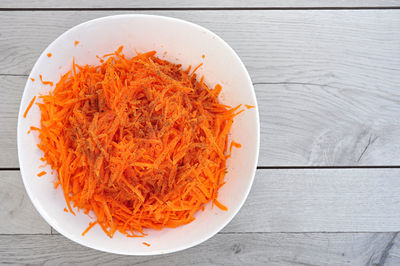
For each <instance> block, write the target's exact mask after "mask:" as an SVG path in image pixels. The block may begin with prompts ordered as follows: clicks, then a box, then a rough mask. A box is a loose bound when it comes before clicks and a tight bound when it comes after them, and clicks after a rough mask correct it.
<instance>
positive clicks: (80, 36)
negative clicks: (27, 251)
mask: <svg viewBox="0 0 400 266" xmlns="http://www.w3.org/2000/svg"><path fill="white" fill-rule="evenodd" d="M75 41H79V44H78V45H76V46H75V45H74V42H75ZM120 45H124V50H123V52H124V53H125V55H127V56H128V57H131V56H134V55H135V54H136V51H137V52H146V51H150V50H156V51H157V55H156V56H158V57H161V58H164V59H166V60H169V61H171V62H175V63H180V64H182V66H183V67H184V68H186V67H188V66H189V65H192V66H195V65H198V64H199V63H200V62H203V63H204V65H203V66H202V67H201V68H200V69H199V70H198V74H200V75H204V76H205V81H206V83H207V84H208V85H210V86H211V87H213V86H214V85H215V84H217V83H220V84H221V85H222V87H223V90H222V93H221V97H220V100H221V101H222V102H223V103H225V104H229V105H231V106H236V105H238V104H248V105H254V106H256V108H254V109H249V110H246V111H245V112H243V113H242V114H240V115H239V116H237V117H236V119H235V122H234V124H233V128H232V130H231V139H233V140H235V141H237V142H239V143H241V144H242V145H243V147H242V148H241V149H234V150H233V154H232V157H231V158H230V159H228V163H227V167H228V174H227V175H226V177H225V180H226V184H225V185H224V186H223V187H222V188H221V189H220V191H219V197H218V200H219V201H220V202H221V203H223V204H225V205H226V206H227V207H228V208H229V210H228V211H221V210H219V209H218V208H216V207H214V208H211V205H210V204H208V205H207V206H206V210H205V211H204V212H201V211H200V212H198V213H197V214H196V220H195V221H193V222H192V223H190V224H188V225H184V226H180V227H178V228H174V229H167V228H166V229H163V230H161V231H157V230H146V231H145V232H146V233H148V236H146V237H144V238H128V237H126V236H124V235H122V234H120V233H116V234H115V235H114V237H113V238H112V239H110V238H109V237H107V236H106V234H105V233H104V232H103V231H102V230H101V228H100V227H99V226H98V225H96V226H95V227H94V228H92V229H91V230H90V231H89V232H88V233H87V234H86V235H85V236H82V235H81V233H82V232H83V230H84V229H85V228H86V227H87V226H88V223H89V222H90V221H92V220H91V219H90V217H88V216H87V215H85V214H83V213H81V212H80V213H77V215H76V216H73V215H72V214H70V213H67V212H64V207H66V203H65V200H64V196H63V194H62V191H61V188H60V187H59V188H58V189H54V187H53V181H54V180H56V178H57V176H56V173H54V174H53V175H51V169H50V167H49V166H46V167H44V168H40V167H39V166H40V165H42V164H43V163H42V162H41V161H40V157H41V156H42V151H41V150H39V149H38V148H37V146H36V144H37V143H38V142H39V139H38V135H37V134H38V133H37V132H35V131H34V132H32V133H30V134H27V131H28V130H29V127H30V126H38V127H39V126H40V111H39V108H38V106H37V105H36V104H35V105H33V106H32V108H31V110H30V111H29V113H28V116H27V118H25V119H24V118H23V113H24V111H25V109H26V107H27V105H28V104H29V102H30V100H31V99H32V97H33V96H35V95H36V96H37V95H39V94H46V93H48V92H49V91H50V90H51V89H52V87H51V86H49V85H42V84H41V82H40V81H39V74H42V75H43V79H44V80H51V81H53V82H54V84H55V83H56V82H57V81H58V80H59V78H60V75H61V74H63V73H65V72H67V71H68V70H70V69H71V66H72V57H75V60H76V62H77V63H78V64H81V65H82V64H98V59H97V58H96V55H99V56H102V55H104V54H107V53H110V52H113V51H115V50H116V49H117V48H118V47H119V46H120ZM165 52H166V53H165ZM47 53H52V56H51V57H50V58H49V57H48V56H47ZM202 55H205V58H204V59H203V58H202ZM31 77H32V78H35V79H36V81H35V82H32V81H31V80H30V79H29V78H31ZM29 78H28V81H27V83H26V86H25V91H24V94H23V97H22V100H21V106H20V111H19V116H18V155H19V162H20V167H21V174H22V178H23V181H24V184H25V188H26V191H27V192H28V195H29V197H30V198H31V200H32V202H33V205H34V206H35V207H36V209H37V210H38V211H39V213H40V214H41V215H42V216H43V218H44V219H45V220H46V221H47V222H48V223H49V224H50V225H51V226H52V227H53V228H54V229H56V230H57V231H58V232H60V233H61V234H63V235H64V236H66V237H67V238H69V239H71V240H73V241H75V242H77V243H79V244H82V245H85V246H87V247H91V248H94V249H98V250H102V251H107V252H112V253H117V254H128V255H152V254H164V253H169V252H174V251H179V250H182V249H186V248H189V247H192V246H194V245H197V244H199V243H201V242H203V241H205V240H207V239H208V238H210V237H212V236H213V235H214V234H216V233H217V232H218V231H220V230H221V229H222V228H223V227H224V226H225V225H227V224H228V223H229V221H231V220H232V218H233V217H234V216H235V214H236V213H237V212H238V211H239V209H240V207H241V206H242V205H243V203H244V201H245V200H246V197H247V195H248V193H249V191H250V188H251V185H252V183H253V179H254V174H255V171H256V166H257V158H258V149H259V135H260V134H259V131H260V126H259V115H258V107H257V102H256V97H255V93H254V88H253V85H252V83H251V80H250V77H249V74H248V73H247V71H246V68H245V66H244V65H243V63H242V61H241V60H240V59H239V57H238V56H237V54H236V53H235V52H234V51H233V49H232V48H231V47H230V46H229V45H228V44H227V43H226V42H224V41H223V40H222V39H221V38H220V37H218V36H217V35H215V34H214V33H212V32H210V31H209V30H207V29H205V28H203V27H200V26H198V25H195V24H193V23H189V22H186V21H183V20H179V19H174V18H169V17H161V16H150V15H119V16H110V17H103V18H99V19H95V20H91V21H88V22H85V23H83V24H80V25H78V26H75V27H73V28H72V29H70V30H68V31H67V32H65V33H64V34H62V35H61V36H60V37H58V38H57V39H56V40H55V41H53V42H52V43H51V44H50V45H49V46H48V47H47V48H46V50H45V51H43V53H42V54H41V55H40V57H39V59H38V60H37V62H36V64H35V66H34V67H33V69H32V72H31V74H30V77H29ZM42 170H45V171H47V173H48V174H46V175H45V176H43V177H41V178H38V177H37V176H36V175H37V173H39V172H40V171H42ZM142 242H147V243H150V244H151V246H150V247H147V246H145V245H143V244H142Z"/></svg>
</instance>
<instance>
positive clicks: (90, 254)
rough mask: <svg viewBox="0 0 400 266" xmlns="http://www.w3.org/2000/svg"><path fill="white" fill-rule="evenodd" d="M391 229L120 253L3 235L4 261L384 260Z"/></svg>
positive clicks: (223, 240)
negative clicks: (152, 252)
mask: <svg viewBox="0 0 400 266" xmlns="http://www.w3.org/2000/svg"><path fill="white" fill-rule="evenodd" d="M392 237H393V234H392V233H380V234H377V233H375V234H374V233H363V234H246V233H245V234H218V235H216V236H214V237H213V238H211V239H209V240H207V241H206V242H204V243H202V244H200V245H199V246H196V247H193V248H190V249H188V250H184V251H181V252H177V253H172V254H167V255H162V256H145V257H144V256H120V255H114V254H108V253H104V252H99V251H96V250H93V249H89V248H86V247H83V246H80V245H78V244H76V243H74V242H72V241H70V240H68V239H66V238H64V237H62V236H60V235H53V236H50V235H46V236H1V235H0V263H2V264H46V265H61V264H79V265H125V264H129V265H136V264H138V265H139V264H140V265H152V266H153V265H154V266H157V265H272V266H277V265H284V266H287V265H329V266H335V265H382V264H379V263H380V262H382V261H381V258H382V255H383V254H384V251H385V248H386V247H387V245H388V243H390V240H391V238H392Z"/></svg>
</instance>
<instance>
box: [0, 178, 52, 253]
mask: <svg viewBox="0 0 400 266" xmlns="http://www.w3.org/2000/svg"><path fill="white" fill-rule="evenodd" d="M0 202H1V204H0V234H49V233H50V232H51V230H50V226H49V225H48V224H47V223H46V222H45V221H44V220H43V218H41V217H40V215H39V213H38V212H37V211H36V210H35V208H34V207H33V205H32V203H31V200H30V199H29V197H28V195H27V194H26V192H25V188H24V185H23V184H22V178H21V175H20V173H19V171H0ZM0 258H1V255H0ZM0 260H1V259H0Z"/></svg>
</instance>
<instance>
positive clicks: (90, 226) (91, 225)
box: [64, 209, 97, 236]
mask: <svg viewBox="0 0 400 266" xmlns="http://www.w3.org/2000/svg"><path fill="white" fill-rule="evenodd" d="M64 210H65V209H64ZM96 224H97V221H95V222H93V223H89V226H88V227H87V228H86V229H85V231H83V232H82V236H84V235H85V234H86V233H87V232H89V230H90V229H92V228H93V226H95V225H96Z"/></svg>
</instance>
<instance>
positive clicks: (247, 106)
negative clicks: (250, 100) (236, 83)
mask: <svg viewBox="0 0 400 266" xmlns="http://www.w3.org/2000/svg"><path fill="white" fill-rule="evenodd" d="M244 106H246V108H247V109H251V108H256V107H255V106H253V105H247V104H245V105H244Z"/></svg>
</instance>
